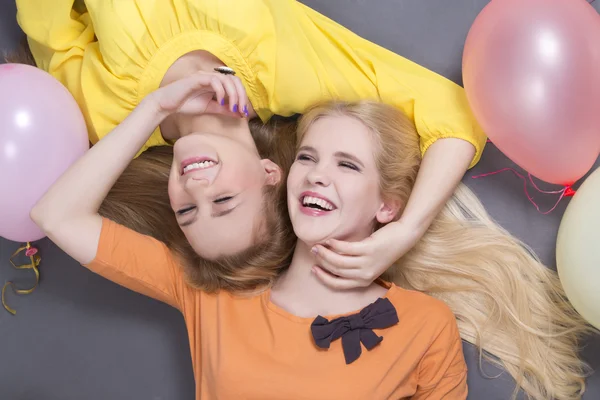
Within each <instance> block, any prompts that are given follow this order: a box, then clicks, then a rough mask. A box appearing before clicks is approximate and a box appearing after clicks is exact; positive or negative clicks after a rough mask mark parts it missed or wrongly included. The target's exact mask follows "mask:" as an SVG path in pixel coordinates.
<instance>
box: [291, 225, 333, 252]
mask: <svg viewBox="0 0 600 400" xmlns="http://www.w3.org/2000/svg"><path fill="white" fill-rule="evenodd" d="M294 233H295V234H296V236H297V237H298V240H300V241H301V242H303V243H305V244H306V245H307V246H309V247H312V246H314V245H316V244H320V243H323V242H325V241H326V240H327V239H331V238H333V236H334V235H333V232H330V231H329V232H327V231H325V230H324V229H302V228H299V229H296V228H294Z"/></svg>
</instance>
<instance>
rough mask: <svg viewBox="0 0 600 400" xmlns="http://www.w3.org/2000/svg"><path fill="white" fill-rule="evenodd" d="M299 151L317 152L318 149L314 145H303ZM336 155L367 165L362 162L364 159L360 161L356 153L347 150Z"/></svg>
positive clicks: (362, 165)
mask: <svg viewBox="0 0 600 400" xmlns="http://www.w3.org/2000/svg"><path fill="white" fill-rule="evenodd" d="M298 151H308V152H311V153H317V149H315V148H314V147H312V146H302V147H300V148H299V149H298ZM334 156H336V157H339V158H347V159H348V160H352V161H354V162H355V163H357V164H359V165H360V166H361V167H363V168H364V167H365V165H364V164H363V163H362V161H360V160H359V159H358V157H356V156H355V155H352V154H350V153H346V152H345V151H337V152H336V153H335V154H334Z"/></svg>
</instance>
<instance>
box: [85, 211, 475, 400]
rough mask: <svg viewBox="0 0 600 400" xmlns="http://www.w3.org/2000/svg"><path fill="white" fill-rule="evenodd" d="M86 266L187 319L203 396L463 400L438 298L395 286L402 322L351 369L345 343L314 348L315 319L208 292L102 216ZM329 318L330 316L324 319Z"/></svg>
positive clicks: (461, 370) (458, 357) (162, 251)
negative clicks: (188, 281) (93, 252)
mask: <svg viewBox="0 0 600 400" xmlns="http://www.w3.org/2000/svg"><path fill="white" fill-rule="evenodd" d="M87 267H88V268H89V269H90V270H92V271H94V272H96V273H98V274H100V275H102V276H104V277H105V278H108V279H110V280H112V281H114V282H116V283H118V284H120V285H123V286H125V287H127V288H129V289H131V290H134V291H136V292H140V293H143V294H146V295H148V296H150V297H153V298H155V299H158V300H161V301H164V302H166V303H168V304H171V305H172V306H174V307H176V308H177V309H179V310H180V311H181V312H182V313H183V315H184V318H185V322H186V325H187V330H188V334H189V340H190V349H191V352H192V362H193V365H194V376H195V380H196V398H197V399H208V400H212V399H219V400H228V399H261V400H268V399H278V400H280V399H310V400H315V399H327V400H333V399H369V400H375V399H404V398H412V399H430V400H433V399H444V400H454V399H466V397H467V368H466V364H465V360H464V357H463V351H462V344H461V340H460V337H459V334H458V328H457V325H456V320H455V317H454V315H453V314H452V312H451V311H450V309H449V308H448V307H447V306H446V305H445V304H444V303H442V302H441V301H439V300H436V299H434V298H432V297H430V296H427V295H425V294H423V293H419V292H414V291H409V290H404V289H401V288H399V287H397V286H395V285H393V284H391V285H389V290H388V292H387V294H386V296H385V297H386V298H387V299H389V300H390V301H391V303H392V304H393V305H394V307H395V308H396V311H397V314H398V319H399V322H398V323H397V324H395V325H393V326H392V327H389V328H385V329H374V332H375V333H376V334H377V335H379V336H382V337H383V341H382V342H381V343H380V344H379V345H377V346H376V347H375V348H373V349H372V350H370V351H367V350H366V349H365V348H363V350H362V355H361V356H360V357H359V358H358V359H357V360H356V361H354V362H353V363H351V364H346V363H345V361H344V354H343V351H342V343H341V340H340V339H338V340H335V341H333V342H332V343H331V347H330V348H329V349H328V350H321V349H319V348H317V347H316V345H315V344H314V340H313V338H312V335H311V330H310V325H311V323H312V321H313V318H300V317H297V316H294V315H292V314H290V313H288V312H286V311H284V310H283V309H281V308H279V307H277V306H276V305H275V304H273V303H272V302H271V301H270V292H269V291H266V292H263V293H262V294H259V295H252V296H245V297H241V296H236V295H233V294H230V293H227V292H225V291H222V292H220V293H218V294H207V293H204V292H202V291H199V290H196V289H193V288H192V287H190V286H188V285H187V284H186V283H185V280H184V277H183V275H182V270H181V268H179V266H178V265H177V264H176V261H175V259H174V258H173V257H172V256H171V255H170V253H169V250H168V249H167V248H166V246H165V245H164V244H163V243H161V242H159V241H157V240H155V239H153V238H150V237H148V236H144V235H141V234H139V233H137V232H134V231H132V230H130V229H128V228H125V227H124V226H121V225H118V224H117V223H115V222H112V221H110V220H107V219H104V220H103V223H102V233H101V235H100V242H99V245H98V251H97V254H96V258H95V259H94V260H93V261H92V262H91V263H90V264H89V265H87ZM327 318H328V319H329V320H331V317H327Z"/></svg>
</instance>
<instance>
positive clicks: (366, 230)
mask: <svg viewBox="0 0 600 400" xmlns="http://www.w3.org/2000/svg"><path fill="white" fill-rule="evenodd" d="M373 140H374V135H373V134H371V132H370V131H369V130H368V129H367V128H366V127H365V126H364V125H363V124H362V123H361V122H359V121H358V120H356V119H354V118H351V117H346V116H327V117H322V118H321V119H319V120H317V121H316V122H315V123H313V124H312V125H311V126H310V128H309V129H308V132H306V134H305V135H304V138H303V139H302V142H301V144H300V148H299V150H298V153H297V156H296V160H295V161H294V164H293V165H292V168H291V170H290V174H289V176H288V181H287V185H288V187H287V193H288V210H289V214H290V219H291V221H292V225H293V227H294V232H295V233H296V235H297V236H298V238H299V239H300V240H301V241H303V242H305V243H307V244H308V245H310V246H312V245H314V244H317V243H322V242H324V241H325V240H327V239H330V238H335V239H340V240H346V241H360V240H363V239H365V238H366V237H368V236H369V235H370V234H371V233H372V232H373V229H374V227H375V223H376V222H380V223H387V222H390V221H391V220H392V219H393V217H394V215H395V213H396V211H397V210H396V209H394V208H393V207H390V205H388V204H387V203H386V202H385V201H384V200H383V199H382V196H381V193H380V189H379V171H378V170H377V167H376V164H375V148H374V143H373Z"/></svg>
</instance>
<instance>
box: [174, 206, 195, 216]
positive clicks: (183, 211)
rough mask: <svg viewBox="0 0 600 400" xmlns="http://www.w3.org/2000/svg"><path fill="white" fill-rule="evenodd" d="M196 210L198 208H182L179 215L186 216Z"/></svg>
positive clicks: (178, 212)
mask: <svg viewBox="0 0 600 400" xmlns="http://www.w3.org/2000/svg"><path fill="white" fill-rule="evenodd" d="M195 208H196V206H189V207H185V208H182V209H180V210H178V211H177V215H185V214H187V213H189V212H190V211H192V210H194V209H195Z"/></svg>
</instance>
